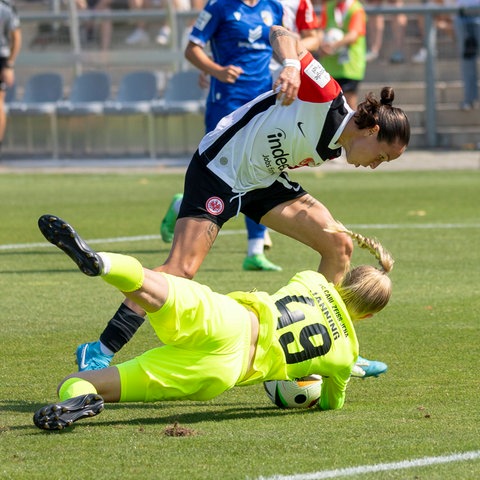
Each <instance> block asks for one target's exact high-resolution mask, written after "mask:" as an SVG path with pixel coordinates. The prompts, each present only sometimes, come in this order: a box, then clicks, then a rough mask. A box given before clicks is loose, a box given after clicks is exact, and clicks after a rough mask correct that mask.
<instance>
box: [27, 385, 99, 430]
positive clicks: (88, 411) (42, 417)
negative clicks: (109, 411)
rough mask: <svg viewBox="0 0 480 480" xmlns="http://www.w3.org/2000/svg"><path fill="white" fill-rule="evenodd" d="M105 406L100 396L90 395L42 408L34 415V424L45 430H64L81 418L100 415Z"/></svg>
mask: <svg viewBox="0 0 480 480" xmlns="http://www.w3.org/2000/svg"><path fill="white" fill-rule="evenodd" d="M103 406H104V401H103V398H102V397H101V396H100V395H98V394H97V393H88V394H86V395H80V396H79V397H73V398H69V399H68V400H65V401H63V402H58V403H51V404H50V405H46V406H45V407H42V408H41V409H40V410H37V411H36V412H35V414H34V415H33V423H34V424H35V425H36V426H37V427H38V428H41V429H43V430H63V429H64V428H65V427H69V426H70V425H71V424H72V423H73V422H76V421H77V420H80V419H81V418H87V417H94V416H95V415H98V414H99V413H100V412H101V411H102V410H103Z"/></svg>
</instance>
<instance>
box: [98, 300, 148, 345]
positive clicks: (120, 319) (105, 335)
mask: <svg viewBox="0 0 480 480" xmlns="http://www.w3.org/2000/svg"><path fill="white" fill-rule="evenodd" d="M144 321H145V319H144V318H143V317H142V316H140V315H138V314H137V313H135V312H134V311H133V310H132V309H131V308H129V307H127V305H125V304H124V303H122V304H121V305H120V308H119V309H118V310H117V311H116V312H115V315H114V316H113V317H112V319H111V320H110V321H109V322H108V324H107V326H106V327H105V330H104V331H103V332H102V334H101V335H100V342H101V343H103V345H105V346H106V347H107V348H109V349H110V350H111V351H112V352H114V353H116V352H118V351H119V350H120V349H121V348H122V347H123V346H124V345H125V344H126V343H127V342H128V341H129V340H130V339H131V338H132V337H133V336H134V335H135V332H136V331H137V330H138V329H139V328H140V327H141V325H142V323H143V322H144Z"/></svg>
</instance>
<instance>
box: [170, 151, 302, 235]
mask: <svg viewBox="0 0 480 480" xmlns="http://www.w3.org/2000/svg"><path fill="white" fill-rule="evenodd" d="M206 162H207V160H206V159H204V158H202V157H201V156H200V155H199V154H198V151H197V152H195V154H194V155H193V158H192V161H191V162H190V165H189V166H188V169H187V173H186V175H185V186H184V193H183V200H182V205H181V207H180V212H179V213H178V218H184V217H195V218H208V219H209V220H211V221H212V222H213V223H215V224H216V225H218V226H219V227H220V228H221V227H222V226H223V224H224V223H225V222H226V221H227V220H229V219H230V218H232V217H235V216H236V215H237V214H238V213H239V212H242V213H244V214H245V215H247V217H250V218H251V219H252V220H255V222H257V223H260V220H261V218H262V217H263V216H264V215H265V214H266V213H267V212H269V211H270V210H271V209H272V208H274V207H276V206H277V205H280V204H281V203H284V202H287V201H289V200H294V199H295V198H299V197H302V196H303V195H306V193H307V192H306V191H305V190H304V189H303V188H302V187H301V186H300V185H299V184H298V183H296V182H292V181H291V180H290V179H289V178H288V175H287V174H286V173H282V174H281V175H280V177H279V178H278V179H277V180H276V181H275V182H273V184H272V185H270V186H269V187H267V188H258V189H257V190H252V191H250V192H247V193H243V194H238V193H235V192H232V189H231V188H230V186H229V185H227V184H226V183H225V182H224V181H223V180H221V179H220V178H219V177H217V175H215V174H214V173H213V172H212V171H211V170H209V169H208V168H207V166H206Z"/></svg>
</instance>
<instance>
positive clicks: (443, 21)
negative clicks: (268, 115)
mask: <svg viewBox="0 0 480 480" xmlns="http://www.w3.org/2000/svg"><path fill="white" fill-rule="evenodd" d="M423 3H424V4H427V3H428V2H427V0H423ZM434 3H436V4H437V5H444V4H445V3H449V0H447V1H446V2H445V1H444V0H434ZM434 21H435V27H436V28H437V29H439V30H444V31H445V32H446V33H447V34H448V35H449V36H450V37H451V38H452V39H453V37H454V31H453V21H452V17H451V16H450V15H435V18H434ZM417 24H418V30H419V31H420V38H421V39H422V47H420V50H418V52H417V53H416V54H415V55H413V56H412V62H413V63H425V61H426V60H427V48H426V47H425V34H426V32H425V16H424V15H419V16H418V19H417Z"/></svg>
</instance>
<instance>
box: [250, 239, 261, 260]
mask: <svg viewBox="0 0 480 480" xmlns="http://www.w3.org/2000/svg"><path fill="white" fill-rule="evenodd" d="M264 244H265V240H264V239H263V238H249V239H248V252H247V255H248V256H249V257H251V256H252V255H261V254H262V253H263V248H264Z"/></svg>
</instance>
